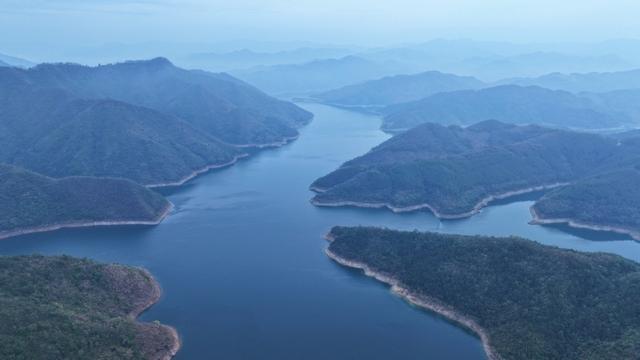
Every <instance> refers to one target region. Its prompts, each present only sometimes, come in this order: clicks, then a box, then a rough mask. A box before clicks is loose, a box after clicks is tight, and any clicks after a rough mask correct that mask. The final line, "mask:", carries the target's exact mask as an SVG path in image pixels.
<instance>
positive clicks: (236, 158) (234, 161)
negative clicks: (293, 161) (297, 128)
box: [144, 135, 299, 189]
mask: <svg viewBox="0 0 640 360" xmlns="http://www.w3.org/2000/svg"><path fill="white" fill-rule="evenodd" d="M298 137H299V135H296V136H291V137H286V138H284V139H283V140H281V141H277V142H273V143H268V144H243V145H233V146H235V147H237V148H240V149H248V148H253V149H265V148H278V147H282V146H285V145H287V144H289V143H291V142H292V141H294V140H297V139H298ZM249 156H251V154H249V153H242V154H239V155H236V156H234V157H233V159H231V160H229V161H227V162H225V163H222V164H211V165H207V166H205V167H202V168H200V169H198V170H195V171H193V172H191V173H190V174H188V175H186V176H184V177H182V178H180V179H179V180H176V181H171V182H166V183H156V184H148V185H144V186H145V187H147V188H149V189H159V188H165V187H174V186H181V185H184V184H186V183H187V182H189V181H191V180H193V179H194V178H195V177H197V176H199V175H202V174H204V173H206V172H208V171H211V170H215V169H222V168H226V167H230V166H232V165H235V164H237V163H238V161H240V160H242V159H244V158H247V157H249Z"/></svg>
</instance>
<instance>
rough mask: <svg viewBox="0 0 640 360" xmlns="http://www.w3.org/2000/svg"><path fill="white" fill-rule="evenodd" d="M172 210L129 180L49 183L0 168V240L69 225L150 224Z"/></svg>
mask: <svg viewBox="0 0 640 360" xmlns="http://www.w3.org/2000/svg"><path fill="white" fill-rule="evenodd" d="M171 209H172V205H171V203H170V202H169V201H167V200H166V199H165V198H164V197H163V196H162V195H160V194H158V193H156V192H154V191H152V190H149V189H148V188H146V187H143V186H141V185H138V184H136V183H134V182H132V181H130V180H124V179H113V178H95V177H67V178H61V179H52V178H49V177H46V176H43V175H40V174H36V173H33V172H31V171H28V170H25V169H21V168H18V167H15V166H11V165H3V164H0V239H2V238H7V237H11V236H17V235H22V234H28V233H34V232H43V231H51V230H56V229H60V228H70V227H86V226H104V225H155V224H158V223H160V222H161V221H162V220H163V219H164V218H165V217H166V216H167V215H168V214H169V212H170V211H171Z"/></svg>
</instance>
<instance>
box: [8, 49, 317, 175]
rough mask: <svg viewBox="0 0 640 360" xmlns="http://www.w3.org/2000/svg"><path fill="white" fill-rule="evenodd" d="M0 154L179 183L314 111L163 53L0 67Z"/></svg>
mask: <svg viewBox="0 0 640 360" xmlns="http://www.w3.org/2000/svg"><path fill="white" fill-rule="evenodd" d="M0 85H1V86H0V141H2V144H3V147H2V149H0V162H5V163H11V164H13V165H17V166H21V167H24V168H27V169H29V170H33V171H36V172H39V173H42V174H44V175H47V176H52V177H63V176H108V177H123V178H127V179H130V180H133V181H136V182H138V183H141V184H145V185H151V184H163V183H175V182H180V181H181V180H183V179H184V178H186V177H188V176H190V175H192V174H193V173H194V172H196V171H199V170H202V169H204V168H206V167H208V166H212V165H224V164H228V163H231V162H233V161H234V160H235V159H236V158H237V157H238V156H242V155H245V152H244V151H243V150H242V149H239V148H238V147H236V146H234V145H257V146H261V145H268V144H278V143H282V142H284V141H287V140H288V139H291V138H293V137H295V136H297V134H298V132H297V130H296V129H297V127H299V126H301V125H303V124H306V123H307V122H308V121H309V120H310V118H311V114H309V113H308V112H306V111H304V110H302V109H300V108H298V107H296V106H295V105H293V104H291V103H287V102H284V101H280V100H276V99H273V98H271V97H269V96H267V95H265V94H263V93H262V92H260V91H258V90H256V89H255V88H253V87H251V86H249V85H247V84H245V83H242V82H241V81H239V80H237V79H234V78H232V77H230V76H228V75H224V74H211V73H206V72H198V71H187V70H183V69H180V68H177V67H175V66H173V65H172V64H171V63H170V62H169V61H167V60H166V59H154V60H150V61H138V62H127V63H122V64H115V65H107V66H98V67H85V66H80V65H72V64H45V65H39V66H36V67H34V68H31V69H18V68H0Z"/></svg>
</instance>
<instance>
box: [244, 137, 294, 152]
mask: <svg viewBox="0 0 640 360" xmlns="http://www.w3.org/2000/svg"><path fill="white" fill-rule="evenodd" d="M299 137H300V135H296V136H289V137H285V138H283V139H282V140H280V141H274V142H272V143H267V144H241V145H233V146H235V147H239V148H241V149H243V148H254V149H265V148H278V147H281V146H285V145H287V144H289V143H291V142H292V141H295V140H297V139H298V138H299Z"/></svg>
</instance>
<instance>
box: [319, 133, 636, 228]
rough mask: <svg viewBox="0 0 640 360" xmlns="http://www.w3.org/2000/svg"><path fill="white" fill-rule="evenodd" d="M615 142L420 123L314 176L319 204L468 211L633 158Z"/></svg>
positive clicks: (446, 214)
mask: <svg viewBox="0 0 640 360" xmlns="http://www.w3.org/2000/svg"><path fill="white" fill-rule="evenodd" d="M625 151H626V152H633V151H635V150H632V149H630V150H628V149H627V147H621V146H618V140H615V139H613V138H607V137H603V136H599V135H592V134H586V133H578V132H571V131H563V130H554V129H548V128H541V127H538V126H533V125H529V126H515V125H509V124H504V123H500V122H497V121H487V122H483V123H479V124H477V125H474V126H471V127H468V128H460V127H456V126H449V127H445V126H442V125H437V124H424V125H421V126H418V127H416V128H414V129H411V130H409V131H407V132H404V133H402V134H399V135H397V136H395V137H393V138H391V139H390V140H388V141H386V142H385V143H383V144H381V145H379V146H377V147H375V148H374V149H372V150H371V151H370V152H369V153H367V154H365V155H364V156H362V157H359V158H357V159H354V160H352V161H349V162H347V163H345V164H343V165H342V166H341V167H340V168H339V169H338V170H336V171H334V172H332V173H330V174H328V175H326V176H324V177H322V178H320V179H318V180H316V181H315V182H314V183H313V184H312V185H311V188H312V189H313V190H316V191H318V194H317V195H316V196H315V197H314V198H313V203H314V204H315V205H319V206H347V205H353V206H362V207H387V208H390V209H392V210H394V211H411V210H420V209H429V210H430V211H432V212H433V213H434V214H436V216H439V217H442V218H459V217H466V216H470V215H472V214H474V213H476V212H477V211H479V210H480V209H481V208H482V207H483V206H485V205H487V203H488V202H490V201H491V200H493V199H496V198H502V197H507V196H509V195H514V194H517V193H520V192H526V191H532V190H536V189H541V188H546V187H553V186H557V185H560V184H564V183H568V182H573V181H576V180H579V179H581V178H584V177H586V176H589V175H591V174H595V173H597V172H598V171H599V169H603V168H606V169H609V168H610V167H613V166H614V165H613V164H619V165H620V164H623V163H625V164H626V163H628V162H631V161H633V157H630V158H629V159H626V158H625V157H624V156H622V154H623V153H624V152H625Z"/></svg>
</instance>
